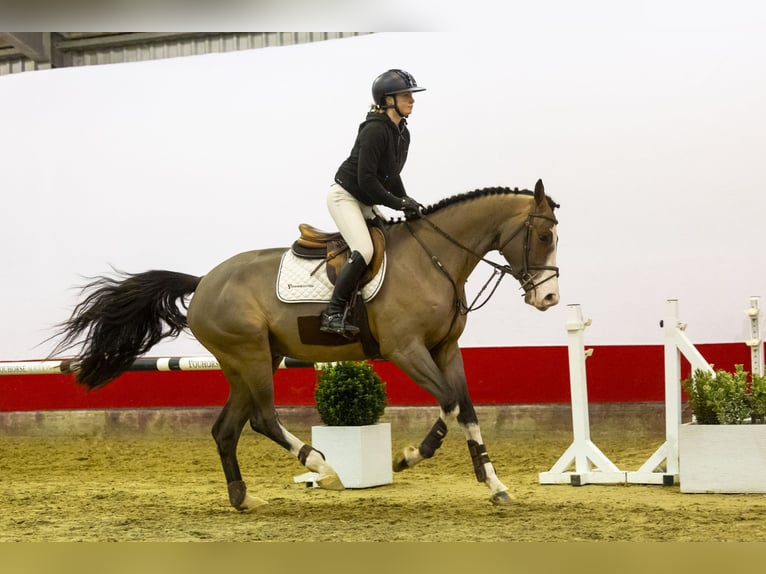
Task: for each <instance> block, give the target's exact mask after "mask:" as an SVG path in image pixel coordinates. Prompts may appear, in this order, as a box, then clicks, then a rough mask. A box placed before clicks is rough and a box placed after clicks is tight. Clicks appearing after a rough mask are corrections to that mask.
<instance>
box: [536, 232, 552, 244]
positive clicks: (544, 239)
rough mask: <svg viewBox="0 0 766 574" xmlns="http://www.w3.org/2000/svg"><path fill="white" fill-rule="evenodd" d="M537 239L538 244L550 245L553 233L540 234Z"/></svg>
mask: <svg viewBox="0 0 766 574" xmlns="http://www.w3.org/2000/svg"><path fill="white" fill-rule="evenodd" d="M537 238H538V239H539V240H540V243H550V242H551V241H552V240H553V233H551V232H550V231H546V232H545V233H540V234H539V235H538V236H537Z"/></svg>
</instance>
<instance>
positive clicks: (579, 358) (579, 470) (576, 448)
mask: <svg viewBox="0 0 766 574" xmlns="http://www.w3.org/2000/svg"><path fill="white" fill-rule="evenodd" d="M567 313H568V318H567V323H566V328H567V334H568V339H569V385H570V389H571V394H572V430H573V434H574V441H573V442H572V444H571V445H570V446H569V448H568V449H567V450H566V451H565V452H564V454H562V455H561V458H559V460H558V461H557V462H556V464H554V465H553V467H552V468H551V469H550V470H549V471H548V472H541V473H540V484H571V485H572V486H581V485H584V484H619V483H624V482H625V472H624V471H621V470H620V469H619V468H617V467H616V466H615V465H614V463H612V461H610V460H609V459H608V458H607V457H606V456H605V455H604V453H602V452H601V450H599V448H598V447H597V446H596V445H595V444H594V443H593V441H591V439H590V421H589V414H588V382H587V378H586V374H585V359H586V358H587V357H589V356H590V355H591V354H592V352H593V349H588V351H586V350H585V345H584V342H583V340H584V339H583V331H584V330H585V327H588V326H589V325H590V323H591V322H590V319H589V320H588V321H583V317H582V311H581V310H580V306H579V305H568V306H567ZM572 464H574V471H568V470H567V469H568V468H570V467H571V466H572Z"/></svg>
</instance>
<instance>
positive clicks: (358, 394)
mask: <svg viewBox="0 0 766 574" xmlns="http://www.w3.org/2000/svg"><path fill="white" fill-rule="evenodd" d="M314 399H315V400H316V404H317V411H318V412H319V417H320V418H321V419H322V422H323V423H324V424H326V425H328V426H364V425H372V424H375V423H376V422H378V419H379V418H380V417H381V416H382V415H383V411H385V409H386V385H385V383H383V381H381V379H380V377H379V376H378V374H377V373H376V372H375V371H374V370H373V369H372V365H370V364H369V363H367V362H351V361H344V362H340V363H336V364H334V365H328V366H327V367H325V368H324V369H323V370H322V372H321V373H320V374H319V376H318V377H317V385H316V389H315V391H314Z"/></svg>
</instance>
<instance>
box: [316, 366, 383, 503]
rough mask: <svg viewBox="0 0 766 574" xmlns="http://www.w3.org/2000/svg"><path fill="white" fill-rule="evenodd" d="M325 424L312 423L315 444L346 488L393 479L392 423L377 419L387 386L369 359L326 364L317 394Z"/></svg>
mask: <svg viewBox="0 0 766 574" xmlns="http://www.w3.org/2000/svg"><path fill="white" fill-rule="evenodd" d="M314 398H315V400H316V406H317V411H318V412H319V417H320V419H321V420H322V422H323V423H324V425H317V426H312V427H311V442H312V445H313V446H314V448H316V449H317V450H319V451H320V452H322V453H323V454H324V455H325V457H326V459H327V462H328V463H329V464H330V465H332V467H333V468H334V469H335V471H336V472H337V473H338V476H339V477H340V480H341V482H342V483H343V485H344V486H345V487H346V488H367V487H371V486H380V485H383V484H390V483H391V482H393V471H392V467H391V424H390V423H381V422H378V421H379V419H380V417H381V416H382V415H383V413H384V411H385V408H386V404H387V400H386V386H385V383H383V381H382V380H381V379H380V377H379V376H378V374H377V373H376V372H375V371H374V370H373V368H372V365H371V364H370V363H368V362H363V361H360V362H352V361H345V362H340V363H335V364H331V365H327V366H326V367H324V368H323V369H322V371H321V372H320V373H319V375H318V377H317V385H316V390H315V392H314Z"/></svg>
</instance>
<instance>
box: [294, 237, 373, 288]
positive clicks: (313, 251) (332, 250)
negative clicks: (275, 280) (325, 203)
mask: <svg viewBox="0 0 766 574" xmlns="http://www.w3.org/2000/svg"><path fill="white" fill-rule="evenodd" d="M298 230H299V231H300V237H298V239H296V240H295V241H294V242H293V245H292V247H291V250H292V252H293V253H294V254H295V255H296V256H297V257H303V258H305V259H322V260H323V262H324V263H326V265H324V267H325V270H326V273H327V278H328V279H329V280H330V283H332V284H333V285H335V279H336V278H337V277H338V273H339V272H340V270H341V268H342V267H343V265H345V264H346V261H347V260H348V256H349V255H351V253H350V249H349V247H348V244H347V243H346V241H345V240H344V239H343V236H342V235H341V234H340V233H339V232H337V231H335V232H330V231H322V230H321V229H317V228H316V227H313V226H311V225H309V224H308V223H301V224H299V225H298ZM369 230H370V238H371V239H372V245H373V247H374V252H373V256H372V261H371V262H370V264H369V265H368V266H367V269H366V270H365V272H364V273H363V274H362V278H361V279H360V281H359V286H360V287H362V286H363V285H366V284H367V283H369V282H370V281H371V280H372V278H373V277H375V275H376V274H377V273H378V271H380V267H381V265H383V255H384V254H385V252H386V236H385V234H384V233H383V230H382V229H380V227H378V226H377V225H374V224H373V225H370V226H369ZM321 267H322V263H320V264H319V265H317V268H316V270H315V271H314V272H316V271H317V270H319V269H320V268H321Z"/></svg>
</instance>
